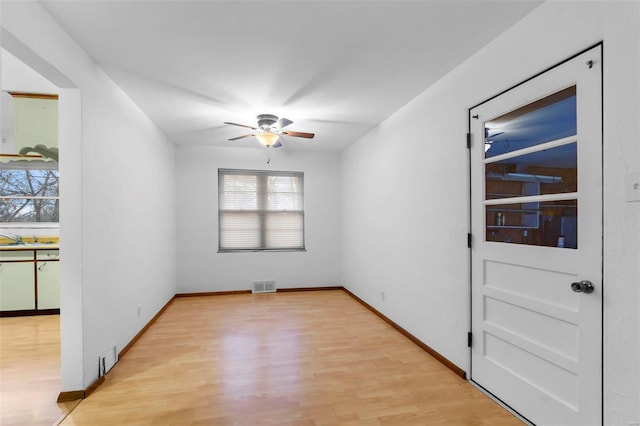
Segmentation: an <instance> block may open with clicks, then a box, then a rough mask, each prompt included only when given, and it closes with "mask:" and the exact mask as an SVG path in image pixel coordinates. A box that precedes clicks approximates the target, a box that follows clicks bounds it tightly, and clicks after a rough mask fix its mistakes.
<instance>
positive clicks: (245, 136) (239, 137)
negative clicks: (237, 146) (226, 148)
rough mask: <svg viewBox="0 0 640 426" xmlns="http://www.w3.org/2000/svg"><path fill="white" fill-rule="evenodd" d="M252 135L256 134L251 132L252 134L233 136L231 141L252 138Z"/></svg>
mask: <svg viewBox="0 0 640 426" xmlns="http://www.w3.org/2000/svg"><path fill="white" fill-rule="evenodd" d="M251 136H255V135H254V134H253V133H251V134H250V135H243V136H238V137H235V138H231V139H229V140H230V141H237V140H238V139H244V138H250V137H251Z"/></svg>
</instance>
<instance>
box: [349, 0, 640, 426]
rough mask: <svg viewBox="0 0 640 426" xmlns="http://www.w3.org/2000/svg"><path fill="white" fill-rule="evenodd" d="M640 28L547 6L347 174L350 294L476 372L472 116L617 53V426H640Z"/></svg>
mask: <svg viewBox="0 0 640 426" xmlns="http://www.w3.org/2000/svg"><path fill="white" fill-rule="evenodd" d="M639 27H640V4H639V3H638V2H612V1H610V2H547V3H545V4H543V5H542V6H540V7H539V8H537V9H536V10H534V11H533V12H532V13H531V14H529V15H528V16H526V17H525V18H524V19H523V20H522V21H521V22H520V23H518V24H516V25H515V26H514V27H512V28H511V29H509V30H508V31H507V32H505V33H504V34H503V35H501V36H500V37H498V38H497V39H496V40H494V41H493V42H492V43H490V44H489V45H488V46H487V47H486V48H484V49H482V50H481V51H479V52H478V53H477V54H476V55H474V56H473V57H471V58H470V59H469V60H467V61H466V62H465V63H463V64H462V65H460V66H459V67H458V68H456V69H455V70H454V71H452V72H451V73H449V74H448V75H447V76H446V77H444V78H443V79H442V80H440V81H439V82H438V83H436V84H435V85H434V86H432V87H431V88H430V89H428V90H427V91H425V92H424V93H422V94H420V95H419V96H418V97H417V98H416V99H415V100H413V101H412V102H411V103H410V104H408V105H407V106H405V107H404V108H402V109H401V110H400V111H398V112H397V113H396V114H394V115H393V116H392V117H390V118H389V119H388V120H386V121H385V122H383V123H382V124H381V125H380V126H379V127H378V128H377V129H375V130H374V131H372V132H371V133H370V134H368V135H367V136H365V137H363V138H362V139H361V140H359V141H358V142H357V143H355V144H354V145H353V146H351V147H350V148H348V149H347V150H346V151H345V152H344V155H343V161H342V184H343V194H342V203H343V213H342V228H343V230H344V235H343V274H342V277H343V283H344V285H345V286H346V287H347V288H349V289H350V290H351V291H353V292H354V293H355V294H357V295H358V296H360V297H362V298H363V299H364V300H366V301H367V302H368V303H370V304H372V305H373V306H375V307H376V308H377V309H379V310H380V311H381V312H383V313H384V314H385V315H387V316H389V317H390V318H391V319H393V320H394V321H396V322H397V323H398V324H400V325H401V326H402V327H404V328H405V329H407V330H408V331H409V332H411V333H412V334H414V335H415V336H417V337H418V338H420V339H421V340H422V341H424V342H425V343H426V344H428V345H430V346H431V347H433V348H434V349H435V350H437V351H438V352H440V353H442V354H443V355H444V356H445V357H447V358H448V359H450V360H451V361H453V362H454V363H456V364H457V365H459V366H460V367H462V368H464V369H468V367H469V361H468V359H469V351H468V349H467V347H466V333H467V331H468V329H469V266H468V265H469V253H468V250H467V249H466V235H465V234H466V232H467V231H468V223H469V213H468V211H469V206H468V197H469V195H468V191H469V188H468V183H467V180H468V157H467V155H468V154H467V150H466V148H465V133H466V130H467V118H468V108H469V107H472V106H474V105H476V104H478V103H479V102H482V101H483V100H485V99H487V98H489V97H491V96H493V95H495V94H497V93H499V92H501V91H502V90H504V89H506V88H508V87H511V86H512V85H514V84H516V83H518V82H520V81H522V80H524V79H525V78H528V77H530V76H531V75H533V74H536V73H537V72H540V71H542V70H544V69H546V68H547V67H549V66H552V65H554V64H555V63H557V62H559V61H561V60H563V59H565V58H567V57H569V56H571V55H573V54H575V53H577V52H579V51H581V50H583V49H585V48H587V47H589V46H591V45H593V44H595V43H597V42H599V41H601V40H604V141H605V148H604V158H605V160H604V161H605V164H604V170H605V188H604V191H605V201H604V202H605V218H604V220H605V276H604V281H605V298H604V300H605V346H606V349H605V354H604V364H605V365H604V369H605V395H604V398H605V424H607V425H628V424H635V423H631V422H638V421H640V361H639V360H640V316H639V313H638V311H639V309H638V306H640V289H639V286H638V283H639V282H640V252H639V247H640V203H639V202H626V201H625V200H624V192H623V182H624V175H625V174H626V173H629V172H634V171H635V172H637V171H638V170H640V151H639V150H640V143H639V139H640V132H639V129H638V126H639V124H638V123H639V122H640V106H639V99H640V86H639V81H638V80H639V79H638V76H639V75H640V64H639V62H640V33H639V31H640V30H639ZM383 291H384V293H385V300H384V301H383V299H382V297H381V292H383Z"/></svg>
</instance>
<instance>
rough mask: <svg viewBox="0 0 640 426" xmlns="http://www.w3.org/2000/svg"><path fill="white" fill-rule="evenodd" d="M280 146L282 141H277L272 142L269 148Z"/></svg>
mask: <svg viewBox="0 0 640 426" xmlns="http://www.w3.org/2000/svg"><path fill="white" fill-rule="evenodd" d="M281 146H282V142H280V141H278V142H276V143H274V144H273V145H272V146H271V148H280V147H281Z"/></svg>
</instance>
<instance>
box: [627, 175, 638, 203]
mask: <svg viewBox="0 0 640 426" xmlns="http://www.w3.org/2000/svg"><path fill="white" fill-rule="evenodd" d="M624 198H625V200H627V201H628V202H631V201H640V173H628V174H627V175H626V176H625V180H624Z"/></svg>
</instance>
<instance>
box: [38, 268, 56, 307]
mask: <svg viewBox="0 0 640 426" xmlns="http://www.w3.org/2000/svg"><path fill="white" fill-rule="evenodd" d="M59 277H60V262H38V309H59V308H60V278H59Z"/></svg>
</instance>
